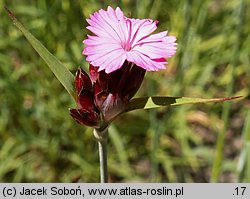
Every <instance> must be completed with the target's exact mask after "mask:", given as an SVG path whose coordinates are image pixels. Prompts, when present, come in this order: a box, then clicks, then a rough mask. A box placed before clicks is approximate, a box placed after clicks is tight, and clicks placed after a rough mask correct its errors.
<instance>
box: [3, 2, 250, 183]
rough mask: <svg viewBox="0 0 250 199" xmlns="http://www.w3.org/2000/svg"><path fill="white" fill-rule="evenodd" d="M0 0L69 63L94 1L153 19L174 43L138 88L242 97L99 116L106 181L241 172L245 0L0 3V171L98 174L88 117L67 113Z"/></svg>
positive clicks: (75, 57)
mask: <svg viewBox="0 0 250 199" xmlns="http://www.w3.org/2000/svg"><path fill="white" fill-rule="evenodd" d="M4 4H6V5H7V6H8V8H9V9H10V10H11V11H12V12H13V13H14V14H15V15H16V16H17V18H18V19H19V20H21V21H22V22H23V24H25V26H26V27H27V28H28V29H29V30H30V31H31V32H32V33H33V34H34V35H35V36H36V37H37V38H38V39H39V40H40V41H41V42H42V43H43V44H44V45H45V46H46V47H47V48H48V49H49V50H50V51H51V52H52V53H53V54H54V55H56V57H57V58H59V59H60V60H61V61H62V62H63V63H64V64H65V65H66V66H67V67H68V68H69V69H70V70H71V71H72V73H75V71H76V70H77V67H78V66H79V65H81V66H82V67H83V68H84V69H86V70H87V68H88V64H87V63H86V61H85V58H84V57H83V56H82V55H81V53H82V49H83V44H82V40H83V39H85V38H86V34H87V33H89V32H87V30H86V29H85V27H86V26H87V23H86V21H85V18H88V17H89V15H90V14H91V13H93V12H94V11H97V10H98V9H100V8H104V9H106V8H107V6H108V5H111V6H113V7H116V6H120V7H121V9H122V10H123V11H124V12H125V14H126V16H129V17H134V18H135V17H139V18H153V19H157V20H159V22H160V23H159V28H158V29H157V31H163V30H169V35H175V36H177V39H178V40H177V42H178V52H177V54H176V55H175V56H174V57H173V58H171V59H170V60H169V62H170V64H169V65H168V67H167V69H166V70H162V71H160V72H157V73H153V72H148V73H147V75H146V78H145V80H144V83H143V85H142V87H141V89H140V91H139V93H138V94H137V95H138V96H145V95H169V96H189V97H204V98H211V97H225V96H235V95H243V96H244V97H245V98H244V99H241V100H235V101H232V102H224V103H217V104H200V105H186V106H180V107H173V108H161V109H157V110H150V111H135V112H131V113H128V114H125V115H123V116H121V117H120V118H118V119H117V120H116V121H115V122H114V123H113V125H112V126H111V127H110V137H109V138H110V139H109V146H108V163H109V181H110V182H250V108H249V107H250V102H249V96H250V95H249V94H250V90H249V85H250V70H249V67H250V63H249V62H250V35H249V32H250V12H247V9H248V8H249V6H250V1H249V0H141V1H139V0H138V1H136V0H134V1H133V0H124V1H118V0H113V1H111V0H109V1H104V0H103V1H97V0H74V1H68V0H62V1H59V0H55V1H53V0H37V1H31V0H19V1H14V0H8V1H7V0H6V1H1V2H0V182H98V181H99V165H98V146H97V143H96V142H95V140H94V138H93V135H92V130H91V128H85V127H82V126H80V125H78V124H76V123H75V121H73V119H72V118H71V117H70V116H69V113H68V108H69V107H76V105H75V103H74V101H73V100H72V98H71V97H70V96H69V95H68V93H67V92H66V91H65V90H64V89H63V87H62V86H61V85H60V83H59V81H58V80H57V79H56V78H55V77H54V75H53V74H52V72H51V71H50V70H49V68H48V67H47V66H46V64H45V62H44V61H43V60H41V58H40V57H39V56H38V54H37V53H36V52H35V51H34V50H33V48H32V47H31V46H30V44H29V43H28V42H27V41H26V39H25V38H24V37H23V35H22V34H21V32H20V31H19V30H17V28H16V27H15V26H14V25H13V24H12V22H11V20H10V19H9V17H8V15H7V14H6V12H5V10H4V8H3V5H4Z"/></svg>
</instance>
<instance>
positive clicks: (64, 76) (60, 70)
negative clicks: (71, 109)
mask: <svg viewBox="0 0 250 199" xmlns="http://www.w3.org/2000/svg"><path fill="white" fill-rule="evenodd" d="M5 10H6V11H7V12H8V14H9V16H10V18H11V19H12V21H13V23H14V25H15V26H16V27H17V28H18V29H19V30H20V31H21V32H22V33H23V34H24V36H25V37H26V39H27V40H28V41H29V43H30V44H31V45H32V47H33V48H34V49H35V50H36V52H37V53H38V54H39V55H40V56H41V58H42V59H43V60H44V61H45V62H46V63H47V64H48V66H49V68H50V70H51V71H52V72H53V73H54V74H55V76H56V77H57V79H58V80H59V81H60V82H61V84H62V85H63V86H64V88H65V89H66V90H67V91H68V92H69V94H70V95H71V96H72V97H73V98H75V92H74V75H73V74H72V73H71V72H70V71H69V69H68V68H66V67H65V66H64V65H63V64H62V63H61V62H60V61H59V60H58V59H57V58H56V57H55V56H54V55H52V54H51V53H50V52H49V51H48V50H47V49H46V48H45V47H44V46H43V45H42V44H41V42H40V41H39V40H37V39H36V38H35V37H34V36H33V35H32V34H31V33H30V32H29V31H28V30H27V29H26V28H25V27H24V26H23V25H22V24H21V23H20V22H19V21H18V20H17V18H16V17H15V16H14V15H13V13H12V12H11V11H10V10H9V9H8V8H7V7H5Z"/></svg>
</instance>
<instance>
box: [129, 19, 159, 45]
mask: <svg viewBox="0 0 250 199" xmlns="http://www.w3.org/2000/svg"><path fill="white" fill-rule="evenodd" d="M128 20H129V21H131V24H132V28H131V30H130V34H131V38H130V43H131V46H132V45H134V44H136V43H137V42H138V41H139V40H140V39H141V38H143V37H145V36H147V35H149V34H151V33H152V32H153V31H155V30H156V28H157V26H156V23H157V22H156V21H153V20H152V19H128Z"/></svg>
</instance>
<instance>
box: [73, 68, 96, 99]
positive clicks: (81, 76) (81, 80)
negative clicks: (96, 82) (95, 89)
mask: <svg viewBox="0 0 250 199" xmlns="http://www.w3.org/2000/svg"><path fill="white" fill-rule="evenodd" d="M75 86H76V94H77V96H78V95H79V94H80V93H81V91H82V90H83V89H86V90H90V91H91V90H92V83H91V80H90V78H89V76H88V74H87V73H86V72H85V71H84V70H82V69H81V68H80V67H79V68H78V70H77V72H76V79H75Z"/></svg>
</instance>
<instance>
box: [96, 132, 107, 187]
mask: <svg viewBox="0 0 250 199" xmlns="http://www.w3.org/2000/svg"><path fill="white" fill-rule="evenodd" d="M93 133H94V136H95V138H96V140H97V142H98V149H99V161H100V182H101V183H106V182H108V162H107V138H108V128H106V129H105V130H104V131H98V130H97V129H94V132H93Z"/></svg>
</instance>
